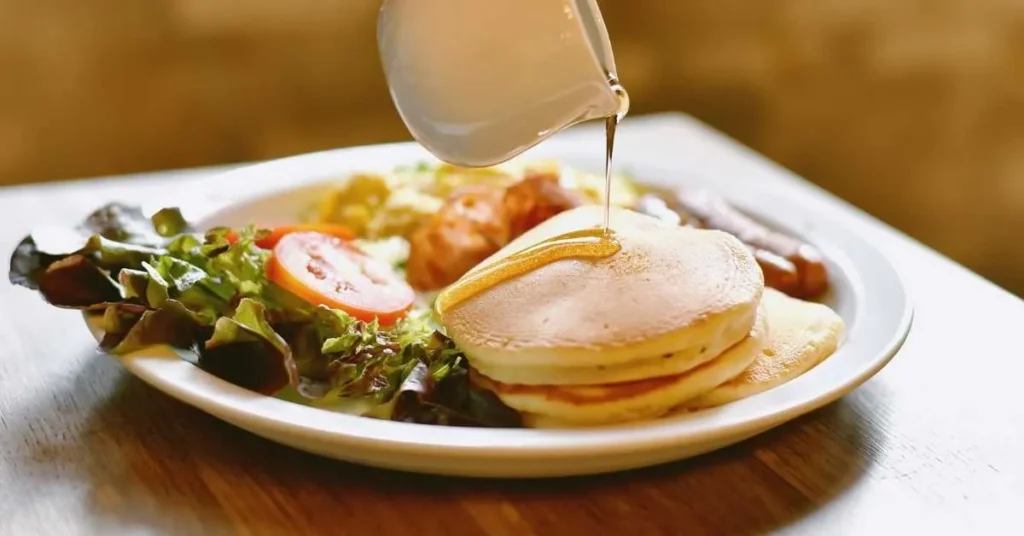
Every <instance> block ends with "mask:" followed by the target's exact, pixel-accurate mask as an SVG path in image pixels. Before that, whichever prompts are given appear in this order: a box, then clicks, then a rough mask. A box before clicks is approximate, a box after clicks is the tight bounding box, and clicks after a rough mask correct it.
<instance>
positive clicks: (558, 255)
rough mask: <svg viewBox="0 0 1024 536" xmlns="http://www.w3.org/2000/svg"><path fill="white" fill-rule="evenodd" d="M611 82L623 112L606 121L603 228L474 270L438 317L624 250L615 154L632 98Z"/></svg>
mask: <svg viewBox="0 0 1024 536" xmlns="http://www.w3.org/2000/svg"><path fill="white" fill-rule="evenodd" d="M608 81H609V83H610V84H611V87H612V91H614V92H615V95H616V96H617V97H618V98H619V110H618V112H617V113H615V114H614V115H611V116H608V118H607V119H606V120H605V160H604V224H603V226H601V227H591V228H586V229H579V230H576V231H570V232H568V233H564V234H560V235H558V236H553V237H551V238H549V239H547V240H544V241H542V242H540V243H538V244H534V245H532V246H530V247H527V248H525V249H523V250H521V251H517V252H515V253H513V254H511V255H509V256H507V257H505V258H503V259H500V260H498V261H495V262H493V263H491V264H488V265H486V266H480V267H477V268H474V269H473V270H470V271H469V272H468V273H466V274H465V275H463V276H462V277H461V278H460V279H459V280H458V281H456V282H455V283H452V284H451V285H449V286H448V287H446V288H445V289H444V290H442V291H441V293H440V294H438V296H437V299H436V300H435V301H434V313H435V314H436V315H438V316H440V315H441V314H444V312H445V311H448V310H450V309H452V308H453V307H456V306H458V305H459V304H461V303H462V302H464V301H466V300H468V299H469V298H472V297H473V296H475V295H477V294H479V293H481V292H483V291H485V290H487V289H489V288H491V287H494V286H496V285H499V284H501V283H503V282H505V281H508V280H509V279H512V278H515V277H518V276H520V275H523V274H525V273H527V272H530V271H533V270H536V269H537V268H540V267H541V266H544V265H547V264H551V263H553V262H555V261H558V260H562V259H569V258H589V259H601V258H605V257H610V256H612V255H614V254H616V253H618V251H619V249H621V246H620V245H619V242H618V240H616V239H615V233H614V231H612V229H611V194H612V152H613V150H614V148H615V127H617V126H618V124H619V121H621V120H622V118H623V117H624V116H625V115H626V112H627V111H628V110H629V95H628V94H627V93H626V90H625V89H624V88H623V87H622V86H621V85H619V82H618V79H616V78H615V76H614V75H612V74H609V75H608Z"/></svg>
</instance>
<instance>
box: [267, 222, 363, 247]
mask: <svg viewBox="0 0 1024 536" xmlns="http://www.w3.org/2000/svg"><path fill="white" fill-rule="evenodd" d="M303 231H314V232H317V233H323V234H325V235H329V236H333V237H337V238H340V239H342V240H352V239H353V238H355V237H356V234H355V233H353V232H352V230H351V229H349V228H348V227H345V226H344V225H338V224H334V223H296V224H292V225H282V226H279V227H274V228H273V229H271V230H270V234H269V235H267V236H266V237H264V238H263V239H261V240H257V241H256V245H257V246H259V247H261V248H263V249H274V246H276V245H277V243H278V242H280V241H281V238H283V237H284V236H285V235H288V234H291V233H299V232H303Z"/></svg>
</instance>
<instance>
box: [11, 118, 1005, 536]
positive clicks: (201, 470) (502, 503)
mask: <svg viewBox="0 0 1024 536" xmlns="http://www.w3.org/2000/svg"><path fill="white" fill-rule="evenodd" d="M623 132H624V134H623V141H622V142H621V143H620V148H619V150H621V151H631V150H648V151H651V153H652V158H669V157H678V156H679V153H680V152H687V151H688V152H689V158H692V161H693V169H694V172H695V173H700V172H709V173H723V174H742V175H744V176H745V177H748V179H749V180H763V181H776V182H777V183H778V184H779V187H780V188H793V189H796V190H798V191H799V195H804V196H808V197H817V198H822V197H828V196H827V194H825V193H823V192H821V191H819V190H817V189H816V188H813V187H811V186H809V185H808V184H807V183H806V182H804V181H802V180H800V179H798V178H796V177H793V176H792V175H790V174H789V173H787V172H786V171H784V170H781V169H779V168H778V167H776V166H774V165H772V164H770V163H768V162H766V161H765V160H763V159H761V158H760V157H758V156H757V155H754V154H752V153H751V152H749V151H747V150H746V149H744V148H742V147H740V146H738V145H736V144H735V143H733V142H731V141H730V140H728V139H726V138H724V137H722V136H721V135H719V134H717V133H715V132H714V131H711V130H710V129H708V128H707V127H704V126H702V125H700V124H698V123H696V122H694V121H692V120H690V119H688V118H686V117H685V116H679V115H668V116H654V117H649V118H646V119H640V118H637V119H634V120H633V121H632V122H627V123H626V124H625V125H624V127H623ZM627 132H628V134H627ZM594 134H595V133H593V132H590V133H587V134H584V133H583V132H582V131H581V133H580V135H594ZM658 155H661V156H658ZM213 171H216V170H191V171H187V172H185V171H183V172H167V173H158V174H153V175H147V176H135V177H122V178H112V179H102V180H88V181H81V182H72V183H63V184H49V185H39V186H29V187H23V188H13V189H6V190H0V217H2V218H3V223H4V225H3V228H2V229H0V251H3V252H5V255H6V252H10V251H11V250H12V249H13V247H14V245H15V244H16V242H17V240H18V239H19V238H20V237H21V236H23V235H24V234H25V233H27V232H28V231H29V229H30V228H31V227H33V226H35V225H41V224H50V223H55V224H70V223H74V222H76V221H78V220H79V219H80V218H82V217H83V216H84V215H85V214H86V213H88V212H89V211H90V210H91V209H92V208H94V207H96V206H98V205H99V204H101V203H104V202H106V201H108V200H111V199H115V198H116V199H122V200H128V201H140V200H144V199H148V200H151V201H157V202H169V201H170V200H171V199H173V198H174V197H175V196H176V195H181V194H188V195H189V196H190V197H191V198H193V199H199V198H204V197H203V196H206V198H210V199H212V198H215V197H216V196H217V195H220V196H224V195H228V192H226V191H224V190H223V188H221V189H220V190H219V193H217V192H218V188H219V186H221V185H219V184H218V181H216V180H215V179H213V178H211V174H212V172H213ZM827 201H828V203H830V204H831V205H832V206H833V207H834V210H835V211H836V213H837V214H839V215H840V216H841V217H842V218H844V219H845V220H847V222H848V223H849V224H850V225H854V226H857V228H858V229H860V230H861V232H863V233H864V234H865V235H867V236H869V237H870V238H871V239H872V240H873V241H874V242H875V243H876V244H878V246H879V247H881V248H883V249H884V250H885V251H886V252H887V253H888V254H889V255H890V256H891V258H892V260H893V261H894V262H895V263H896V264H897V266H898V268H899V269H900V270H902V271H903V272H904V273H905V274H907V275H908V283H909V285H910V290H911V293H912V295H913V297H914V299H915V301H916V319H915V323H914V326H913V329H912V331H911V333H910V336H909V338H908V340H907V342H906V344H905V345H904V347H903V349H902V351H900V353H899V354H898V355H897V356H896V358H895V359H894V360H893V361H892V362H891V364H890V365H889V366H888V367H887V368H885V369H884V370H883V371H882V372H881V373H880V374H879V375H877V376H876V377H875V378H874V379H872V380H870V381H869V382H868V383H866V384H865V385H864V386H862V387H861V388H860V389H858V390H856V391H855V392H853V393H852V394H850V395H849V396H847V397H845V398H844V399H842V400H840V401H839V402H837V403H834V404H832V405H830V406H828V407H826V408H824V409H822V410H820V411H817V412H814V413H812V414H810V415H808V416H806V417H804V418H801V419H798V420H796V421H794V422H791V423H790V424H788V425H785V426H782V427H780V428H778V429H776V430H774V431H771V432H769V433H767V434H764V435H762V436H760V437H757V438H754V439H752V440H749V441H747V442H745V443H742V444H739V445H736V446H734V447H731V448H727V449H725V450H722V451H719V452H716V453H712V454H709V455H705V456H702V457H699V458H696V459H692V460H689V461H684V462H679V463H675V464H670V465H665V466H660V467H654V468H650V469H646V470H641V471H637V472H631V473H625V474H616V475H610V476H600V477H588V478H578V479H562V480H547V481H533V482H506V481H473V480H457V479H447V478H433V477H425V476H411V475H406V474H398V473H391V472H386V471H381V470H371V469H367V468H362V467H356V466H352V465H346V464H344V463H339V462H334V461H328V460H326V459H322V458H319V457H315V456H312V455H307V454H304V453H301V452H298V451H295V450H291V449H289V448H286V447H283V446H279V445H277V444H274V443H270V442H268V441H265V440H262V439H259V438H257V437H254V436H252V435H250V434H248V433H246V432H243V431H241V430H238V429H236V428H233V427H231V426H229V425H226V424H224V423H222V422H220V421H218V420H216V419H214V418H212V417H209V416H207V415H206V414H204V413H201V412H199V411H197V410H194V409H192V408H191V407H189V406H186V405H184V404H181V403H179V402H177V401H175V400H173V399H171V398H169V397H167V396H165V395H163V394H162V393H160V392H157V391H155V390H153V389H151V388H149V387H148V386H146V385H144V384H143V383H142V382H141V381H139V380H136V379H134V378H133V377H131V376H129V375H128V374H127V373H126V372H124V371H123V370H122V369H121V368H120V366H119V365H118V364H117V362H115V361H114V360H113V359H110V358H109V357H106V356H104V355H101V354H98V353H97V352H96V351H95V350H94V344H93V341H92V339H91V338H90V336H89V334H88V332H87V331H86V328H85V326H84V325H83V323H82V321H81V318H80V316H79V315H78V314H77V313H76V312H73V311H59V310H55V309H53V308H50V307H48V306H47V305H45V304H43V303H42V301H41V300H40V299H39V298H37V297H36V296H35V295H34V294H32V293H29V292H27V291H25V290H22V289H16V288H12V287H11V286H10V285H9V284H8V283H7V282H6V277H4V278H3V279H4V282H3V283H0V534H18V535H21V534H26V535H31V536H39V535H42V534H60V535H70V534H136V533H138V534H377V533H381V534H446V535H456V534H459V535H461V534H493V535H500V534H509V535H524V534H575V533H577V532H578V533H579V534H623V535H625V534H704V533H708V534H746V533H760V532H765V531H773V530H783V529H784V530H787V531H792V532H794V533H800V534H803V533H806V534H892V533H895V532H896V531H898V530H913V531H914V533H921V534H926V533H929V531H931V532H930V533H942V534H948V533H967V532H968V531H972V532H975V533H978V534H1022V533H1024V523H1022V521H1021V517H1020V515H1019V514H1020V511H1021V509H1022V508H1024V383H1022V378H1024V350H1022V348H1021V346H1020V342H1019V341H1020V340H1021V333H1022V332H1024V302H1021V301H1020V300H1019V299H1017V298H1016V297H1013V296H1012V295H1010V294H1008V293H1006V292H1004V291H1002V290H1000V289H999V288H997V287H995V286H994V285H992V284H990V283H988V282H986V281H985V280H983V279H982V278H980V277H978V276H976V275H974V274H972V273H970V272H968V271H967V270H965V269H963V268H961V267H960V266H958V265H956V264H954V263H952V262H950V261H949V260H947V259H945V258H943V257H941V256H939V255H937V254H936V253H934V252H932V251H931V250H929V249H926V248H925V247H922V246H921V245H919V244H917V243H915V242H913V241H911V240H909V239H907V238H906V237H904V236H902V235H900V234H899V233H897V232H895V231H893V230H892V229H890V228H888V227H886V226H884V225H882V224H880V223H879V222H877V221H874V220H873V219H871V218H869V217H867V216H866V215H864V214H862V213H860V212H858V211H857V210H856V209H854V208H853V207H850V206H848V205H846V204H844V203H843V202H841V201H839V200H836V199H832V198H830V197H828V199H827ZM908 202H911V201H908ZM4 266H5V269H6V264H5V265H4Z"/></svg>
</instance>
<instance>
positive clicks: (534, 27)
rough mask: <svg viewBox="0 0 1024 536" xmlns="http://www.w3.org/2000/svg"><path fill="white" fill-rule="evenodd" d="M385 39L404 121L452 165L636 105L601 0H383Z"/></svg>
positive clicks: (514, 150)
mask: <svg viewBox="0 0 1024 536" xmlns="http://www.w3.org/2000/svg"><path fill="white" fill-rule="evenodd" d="M377 40H378V46H379V50H380V56H381V62H382V64H383V67H384V73H385V76H386V77H387V82H388V85H389V87H390V91H391V96H392V99H393V100H394V102H395V106H396V107H397V108H398V112H399V114H400V115H401V117H402V120H403V121H405V124H406V126H407V127H408V129H409V131H410V132H411V133H412V135H413V137H415V138H416V140H417V141H418V142H419V143H421V144H422V145H423V146H424V147H426V148H427V150H429V151H430V152H431V153H433V154H434V155H435V156H436V157H437V158H439V159H441V160H443V161H446V162H448V163H451V164H455V165H460V166H466V167H481V166H490V165H495V164H499V163H501V162H504V161H506V160H508V159H510V158H513V157H515V156H516V155H518V154H520V153H522V152H523V151H525V150H527V149H529V148H530V147H533V146H534V145H536V144H538V143H540V142H541V141H543V140H545V139H547V138H548V137H550V136H551V135H553V134H555V133H556V132H558V131H560V130H562V129H564V128H566V127H568V126H571V125H573V124H576V123H579V122H581V121H586V120H590V119H597V118H604V117H609V116H611V115H615V114H618V115H619V116H621V115H622V114H624V113H625V109H624V107H625V106H628V104H626V103H628V99H626V98H625V92H624V91H623V90H622V88H621V86H619V85H618V81H617V77H616V75H615V60H614V58H613V57H612V50H611V45H610V44H609V42H608V34H607V31H606V29H605V25H604V20H603V19H602V17H601V12H600V10H599V9H598V6H597V2H596V0H384V3H383V6H382V7H381V11H380V18H379V20H378V26H377Z"/></svg>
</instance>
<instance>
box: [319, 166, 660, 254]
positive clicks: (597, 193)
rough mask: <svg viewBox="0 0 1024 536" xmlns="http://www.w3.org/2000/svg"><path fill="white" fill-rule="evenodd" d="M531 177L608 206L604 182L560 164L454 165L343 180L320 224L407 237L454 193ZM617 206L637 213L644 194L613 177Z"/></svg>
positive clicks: (322, 211)
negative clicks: (542, 176)
mask: <svg viewBox="0 0 1024 536" xmlns="http://www.w3.org/2000/svg"><path fill="white" fill-rule="evenodd" d="M528 171H534V172H545V171H550V172H556V173H558V174H559V177H560V179H559V182H560V183H561V184H562V186H563V187H565V188H567V189H570V190H576V191H579V192H580V193H582V194H584V195H585V196H586V197H587V198H588V199H590V200H591V201H592V202H594V203H603V202H604V176H603V175H600V174H594V173H587V172H583V171H580V170H576V169H572V168H569V167H566V166H563V165H561V164H559V163H558V162H556V161H547V160H545V161H530V162H522V161H516V160H513V161H510V162H508V163H506V164H502V165H499V166H494V167H488V168H461V167H458V166H453V165H450V164H440V165H436V166H429V165H425V164H420V165H418V166H415V167H402V168H396V169H395V170H394V171H392V172H390V173H387V174H371V173H358V174H354V175H351V176H349V177H347V179H345V180H343V181H342V182H341V183H340V184H339V186H338V188H337V189H336V190H334V191H333V192H332V193H331V194H330V195H328V196H327V198H326V199H324V200H323V201H322V202H321V203H320V205H319V206H318V207H317V211H316V213H317V215H316V219H317V221H318V222H322V223H336V224H341V225H345V226H347V227H349V228H350V229H352V231H354V232H355V233H356V235H357V236H360V237H364V238H367V239H371V240H373V239H382V238H388V237H396V236H397V237H406V236H408V235H409V234H410V233H412V231H413V230H415V229H416V228H417V227H418V226H419V225H420V224H421V223H422V222H423V221H424V220H425V219H426V218H428V217H430V215H431V214H434V213H435V212H437V211H438V210H440V208H441V206H442V205H443V204H444V200H445V198H447V197H448V196H449V195H450V194H451V193H452V192H453V191H455V190H456V189H458V188H461V187H464V186H492V187H494V188H502V189H503V188H506V187H508V186H509V185H511V184H513V183H515V182H516V181H518V180H519V179H520V178H521V177H522V176H523V175H524V174H525V173H527V172H528ZM611 192H612V193H611V198H612V203H614V204H615V205H618V206H624V207H632V206H635V205H636V203H637V199H638V198H639V195H640V194H639V192H638V190H637V187H636V186H635V185H634V184H633V182H632V181H630V180H629V179H627V178H626V177H624V176H622V175H613V176H612V188H611Z"/></svg>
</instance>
